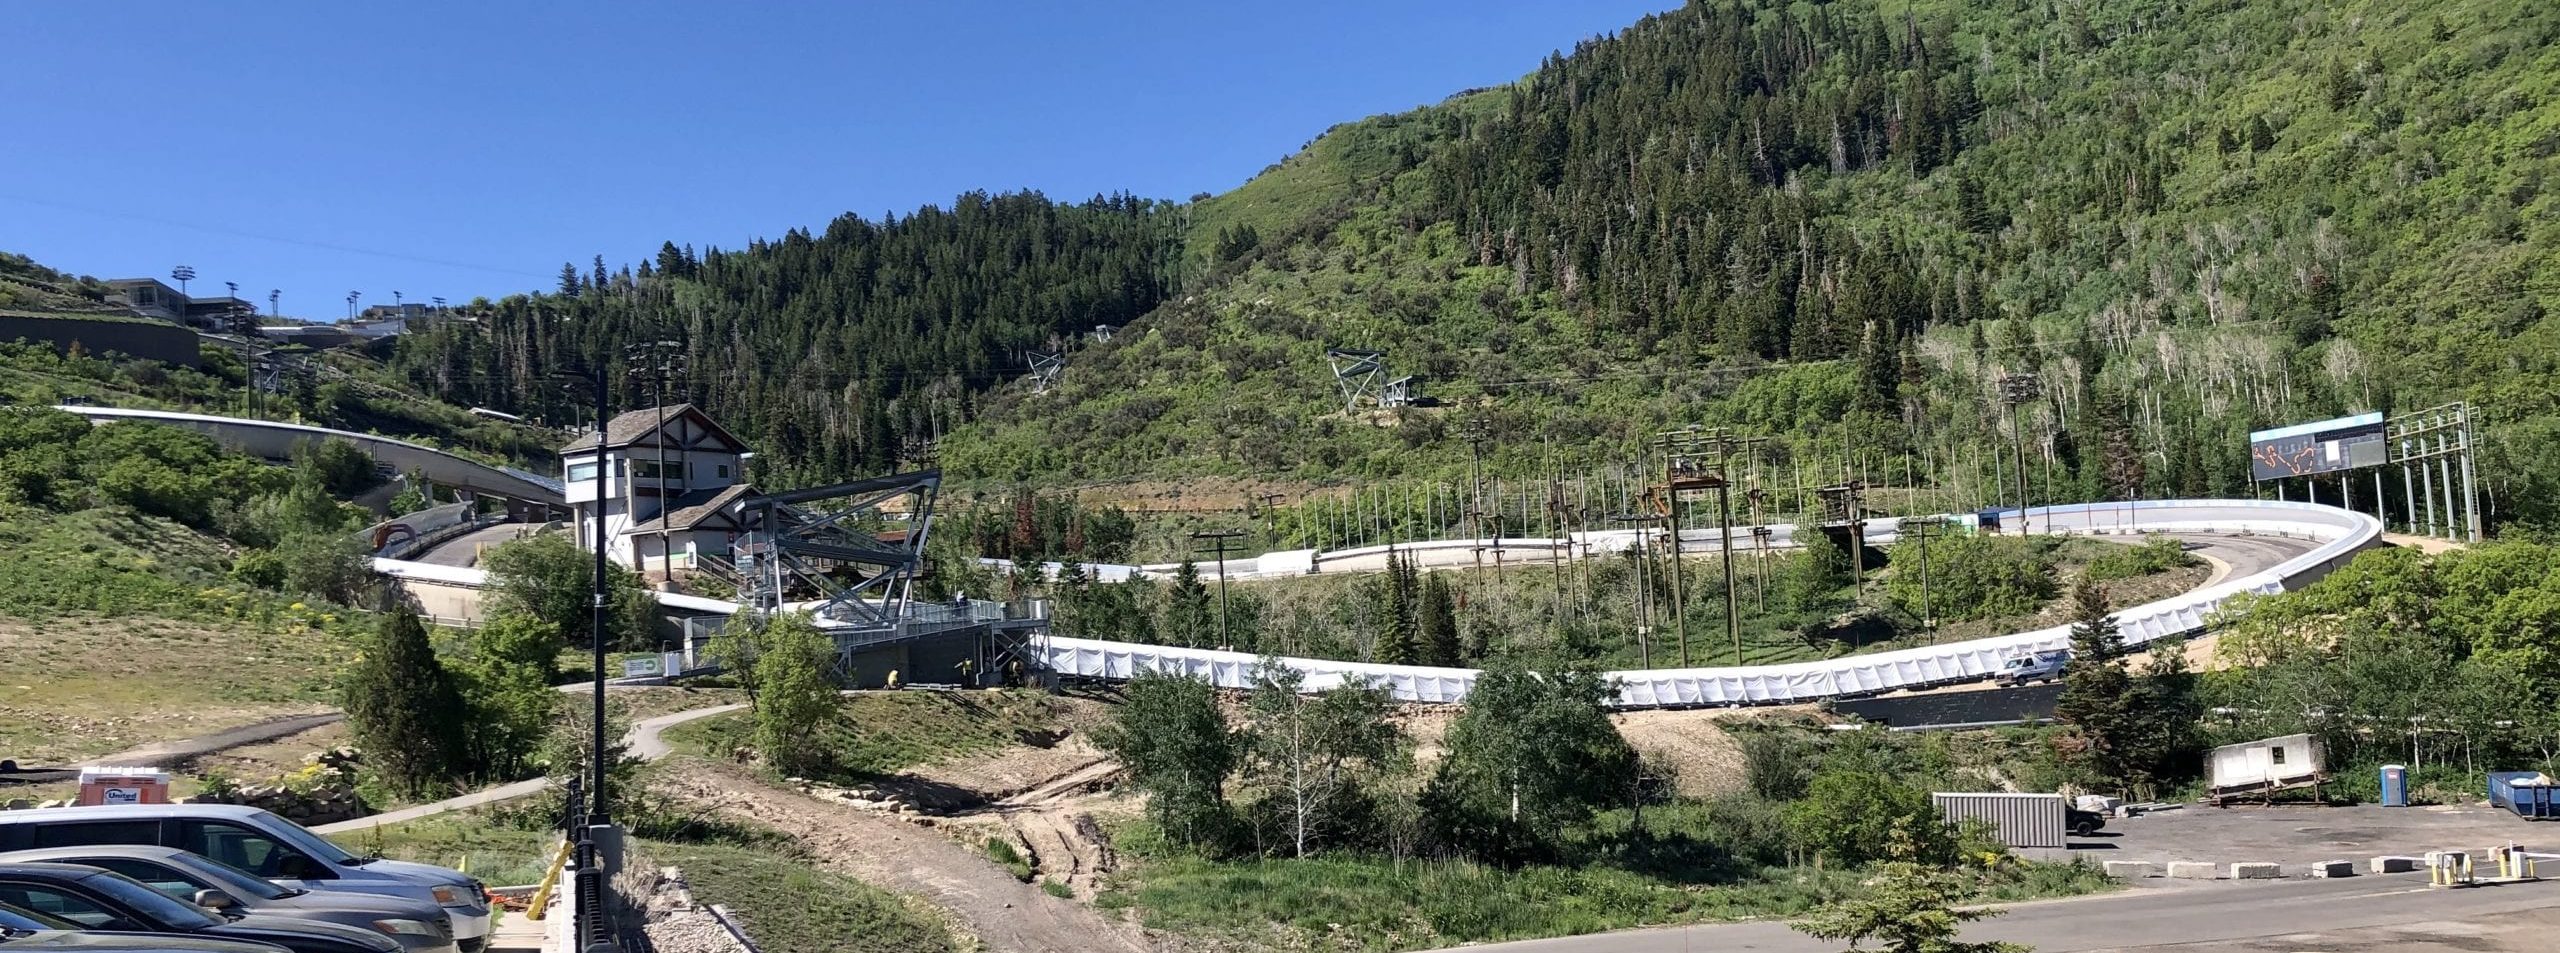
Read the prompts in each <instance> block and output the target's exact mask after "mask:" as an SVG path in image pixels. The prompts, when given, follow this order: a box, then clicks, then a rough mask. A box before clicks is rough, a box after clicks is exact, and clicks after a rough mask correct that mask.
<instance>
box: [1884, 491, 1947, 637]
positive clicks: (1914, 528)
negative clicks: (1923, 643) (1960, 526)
mask: <svg viewBox="0 0 2560 953" xmlns="http://www.w3.org/2000/svg"><path fill="white" fill-rule="evenodd" d="M1946 529H1947V522H1946V521H1945V520H1942V519H1939V518H1937V517H1934V516H1914V517H1907V518H1905V519H1903V520H1902V521H1900V522H1898V523H1895V524H1894V532H1895V533H1896V534H1898V535H1900V536H1902V537H1904V538H1906V539H1915V540H1919V541H1920V628H1922V629H1924V630H1926V631H1927V632H1928V633H1929V644H1931V645H1936V644H1938V616H1937V614H1936V613H1935V612H1933V611H1932V610H1931V607H1930V605H1929V537H1931V536H1936V535H1938V534H1940V533H1942V532H1945V531H1946Z"/></svg>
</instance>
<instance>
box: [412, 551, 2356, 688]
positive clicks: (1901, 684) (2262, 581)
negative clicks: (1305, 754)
mask: <svg viewBox="0 0 2560 953" xmlns="http://www.w3.org/2000/svg"><path fill="white" fill-rule="evenodd" d="M2006 515H2007V516H2008V517H2010V518H2012V519H2014V518H2015V516H2016V514H2015V513H2014V512H2011V513H2008V514H2006ZM2030 516H2031V518H2032V520H2033V529H2034V530H2035V531H2037V532H2046V533H2068V534H2100V535H2119V534H2139V533H2209V534H2224V535H2233V534H2249V535H2259V536H2282V537H2289V538H2294V539H2309V540H2314V541H2316V542H2317V543H2318V545H2317V546H2314V547H2312V548H2311V549H2310V550H2309V551H2307V552H2304V553H2303V554H2301V555H2299V556H2295V557H2293V558H2291V559H2288V560H2285V561H2284V562H2282V563H2279V564H2277V565H2276V566H2274V567H2272V568H2269V569H2266V570H2263V571H2259V572H2254V573H2249V574H2247V575H2242V576H2235V577H2233V578H2229V579H2225V580H2223V581H2221V582H2218V583H2215V584H2213V585H2210V586H2206V587H2203V588H2201V589H2197V590H2194V591H2191V592H2187V593H2183V594H2180V595H2176V596H2172V597H2169V598H2167V599H2162V600H2159V601H2156V602H2151V603H2146V604H2143V605H2139V606H2134V607H2132V608H2128V609H2123V610H2120V611H2118V612H2116V613H2115V620H2116V624H2117V625H2118V626H2119V627H2121V628H2122V629H2123V630H2124V637H2125V642H2126V644H2128V645H2141V644H2143V643H2146V642H2150V641H2152V640H2154V639H2159V638H2165V637H2168V636H2174V635H2183V634H2186V633H2190V632H2196V631H2199V630H2201V629H2203V628H2204V627H2205V623H2206V621H2207V620H2208V619H2210V618H2211V616H2212V615H2213V613H2214V612H2215V611H2216V610H2217V609H2220V608H2221V607H2222V606H2223V605H2224V604H2226V603H2228V602H2230V601H2231V600H2233V599H2235V598H2239V597H2242V596H2248V595H2267V594H2272V593H2277V592H2282V591H2285V590H2287V589H2295V588H2300V587H2302V586H2304V585H2307V584H2309V583H2311V582H2312V581H2314V580H2317V579H2319V578H2320V577H2321V576H2324V575H2327V574H2328V573H2329V571H2330V570H2332V569H2335V568H2337V567H2338V566H2340V565H2343V564H2345V563H2346V561H2347V560H2349V559H2351V558H2354V556H2355V554H2356V553H2358V552H2361V551H2363V550H2364V549H2366V548H2368V547H2371V546H2374V545H2376V544H2377V543H2379V542H2380V541H2381V539H2382V524H2381V522H2379V521H2377V520H2375V519H2374V518H2373V517H2371V516H2367V515H2365V514H2362V513H2357V512H2353V511H2349V510H2342V509H2338V508H2335V507H2328V506H2318V505H2314V504H2310V503H2286V502H2273V501H2265V500H2159V501H2147V502H2138V503H2101V504H2080V505H2071V506H2055V507H2037V508H2036V509H2034V510H2033V511H2032V512H2031V514H2030ZM1889 525H1890V524H1889V523H1887V522H1886V521H1883V520H1877V521H1874V522H1873V523H1872V524H1871V526H1873V527H1874V528H1873V529H1872V530H1871V531H1870V533H1869V535H1868V539H1869V541H1870V542H1875V543H1889V542H1891V541H1892V540H1893V534H1892V532H1891V531H1890V530H1888V529H1886V528H1885V527H1887V526H1889ZM1778 529H1779V531H1780V532H1781V533H1784V532H1785V529H1786V528H1784V527H1780V528H1778ZM1706 538H1707V539H1709V540H1713V538H1714V537H1713V535H1712V531H1710V532H1709V534H1707V536H1706ZM1736 539H1737V542H1739V540H1740V539H1741V536H1740V533H1739V531H1737V534H1736ZM1633 541H1634V535H1633V533H1632V532H1621V533H1595V534H1588V535H1587V536H1584V537H1578V538H1577V539H1576V540H1574V541H1573V543H1572V545H1573V546H1574V547H1575V548H1576V549H1577V550H1579V552H1578V553H1577V555H1590V554H1594V553H1609V552H1615V551H1622V550H1623V549H1624V547H1626V546H1628V545H1630V544H1632V543H1633ZM1520 542H1521V541H1517V540H1505V541H1504V543H1505V545H1506V546H1520ZM1477 545H1478V544H1477V542H1476V541H1474V540H1441V541H1433V542H1422V543H1414V544H1410V545H1399V546H1397V547H1396V549H1397V551H1399V552H1406V553H1415V554H1424V557H1425V561H1426V564H1428V565H1460V564H1463V563H1469V562H1472V560H1473V558H1474V550H1475V548H1476V546H1477ZM1565 545H1566V544H1565V543H1564V542H1561V541H1558V542H1552V543H1544V544H1534V545H1533V546H1531V547H1522V548H1523V549H1529V548H1535V549H1540V550H1545V549H1548V548H1549V547H1552V548H1553V549H1554V550H1558V551H1561V550H1563V549H1564V547H1565ZM1701 548H1702V546H1701V544H1700V542H1699V536H1698V535H1697V534H1690V535H1688V537H1687V538H1686V539H1684V540H1683V541H1682V549H1684V550H1686V551H1689V552H1697V551H1700V550H1701ZM1705 548H1710V549H1711V548H1713V547H1705ZM1385 551H1386V547H1383V546H1381V547H1371V548H1369V549H1367V550H1346V551H1343V552H1338V553H1331V554H1327V555H1326V558H1325V559H1324V560H1323V562H1326V563H1337V561H1338V560H1344V559H1356V558H1359V557H1361V556H1363V555H1372V554H1376V553H1384V552H1385ZM1275 555H1283V556H1284V557H1285V558H1286V559H1288V560H1289V561H1292V562H1298V563H1300V564H1301V565H1302V566H1303V565H1308V564H1311V563H1310V562H1309V561H1307V560H1305V559H1304V558H1303V557H1300V556H1298V555H1297V554H1275ZM1264 558H1265V559H1268V558H1269V557H1264ZM1236 562H1238V563H1241V562H1244V561H1243V560H1236ZM374 567H375V569H376V570H378V571H380V572H383V573H385V574H386V575H392V576H400V577H407V578H415V579H421V580H433V581H443V582H449V583H455V584H464V585H475V584H485V582H486V580H487V575H486V573H483V572H481V571H479V570H474V569H460V568H456V567H451V566H429V565H426V564H423V563H408V562H399V561H394V560H384V559H377V560H375V561H374ZM1115 568H1119V569H1122V570H1124V571H1126V570H1151V569H1152V568H1153V567H1115ZM1260 569H1261V567H1260V566H1259V565H1257V567H1256V570H1257V572H1259V571H1260ZM1307 571H1308V569H1306V568H1300V569H1298V570H1297V574H1304V573H1306V572H1307ZM1355 571H1356V570H1355ZM1236 578H1248V576H1247V574H1246V573H1245V572H1243V571H1239V572H1237V573H1236ZM659 598H660V601H662V602H666V603H668V604H670V605H671V606H675V607H679V608H687V609H694V610H697V611H712V612H724V613H725V612H735V611H736V610H737V605H736V604H735V603H727V602H718V601H715V600H710V599H704V598H701V597H698V596H675V595H670V594H661V595H660V596H659ZM679 603H681V605H679ZM2070 639H2071V632H2070V627H2069V626H2067V625H2066V626H2054V627H2051V628H2045V629H2038V630H2035V631H2032V632H2020V633H2016V634H2013V635H2001V636H1993V637H1990V638H1983V639H1974V640H1971V641H1966V642H1955V643H1949V644H1946V645H1938V646H1930V647H1926V648H1912V649H1900V650H1896V651H1892V652H1877V653H1874V654H1870V655H1853V656H1847V657H1844V658H1836V659H1825V660H1822V661H1815V662H1790V663H1785V664H1779V665H1745V666H1710V667H1703V668H1679V669H1644V670H1635V671H1619V672H1609V673H1607V676H1608V677H1609V678H1610V679H1612V680H1613V681H1614V682H1615V683H1616V684H1617V685H1618V697H1617V699H1616V702H1615V703H1616V705H1617V706H1618V707H1621V708H1676V707H1687V706H1699V705H1764V704H1790V703H1797V702H1810V701H1819V700H1821V699H1825V698H1843V697H1851V696H1857V695H1869V694H1875V693H1878V692H1886V691H1892V690H1895V689H1904V688H1918V687H1924V686H1929V685H1938V684H1945V683H1950V682H1964V681H1976V680H1980V679H1984V678H1988V677H1990V676H1991V675H1992V674H1993V673H1994V672H1997V671H1998V670H1999V667H2000V664H2001V663H2002V662H2003V661H2005V660H2006V659H2008V658H2009V657H2010V656H2013V655H2016V654H2018V653H2020V652H2028V651H2040V650H2044V649H2054V648H2062V647H2065V646H2067V645H2069V644H2070ZM1035 648H1036V649H1037V651H1039V652H1040V653H1042V655H1043V657H1044V658H1045V661H1046V662H1047V665H1048V667H1049V668H1050V669H1051V670H1052V671H1054V672H1056V673H1058V674H1059V675H1064V676H1069V677H1076V678H1098V679H1126V678H1129V677H1131V676H1133V675H1135V674H1137V673H1139V672H1144V671H1161V672H1171V673H1178V674H1185V675H1190V676H1193V677H1198V678H1206V679H1208V680H1210V681H1211V682H1214V683H1216V684H1217V685H1219V686H1222V687H1226V688H1249V687H1251V686H1252V684H1253V682H1252V672H1253V669H1254V667H1255V666H1256V665H1258V664H1260V662H1261V658H1260V657H1259V656H1256V655H1254V654H1252V653H1249V652H1225V651H1219V650H1215V649H1186V648H1176V647H1173V646H1162V645H1144V644H1138V643H1130V642H1108V641H1102V640H1099V639H1079V638H1071V637H1067V636H1051V637H1049V638H1047V639H1044V640H1041V641H1040V642H1039V643H1038V644H1037V645H1036V646H1035ZM1279 661H1280V662H1281V663H1282V664H1285V665H1288V666H1290V667H1292V668H1296V669H1298V670H1300V671H1303V672H1305V673H1307V676H1308V677H1307V682H1306V685H1307V687H1308V688H1309V689H1310V690H1320V689H1323V688H1328V687H1332V686H1335V685H1340V684H1343V683H1344V682H1347V681H1352V680H1359V681H1365V682H1369V683H1372V684H1378V685H1382V686H1384V687H1385V688H1387V690H1388V691H1389V692H1391V693H1393V694H1394V696H1395V697H1396V698H1397V699H1399V700H1402V701H1409V702H1455V701H1460V700H1462V699H1464V698H1465V697H1466V694H1467V690H1468V689H1469V688H1471V687H1473V686H1474V684H1475V679H1476V674H1477V670H1475V669H1466V668H1436V667H1432V666H1422V665H1377V664H1372V663H1367V662H1341V661H1334V660H1331V659H1309V658H1287V657H1284V658H1281V659H1280V660H1279Z"/></svg>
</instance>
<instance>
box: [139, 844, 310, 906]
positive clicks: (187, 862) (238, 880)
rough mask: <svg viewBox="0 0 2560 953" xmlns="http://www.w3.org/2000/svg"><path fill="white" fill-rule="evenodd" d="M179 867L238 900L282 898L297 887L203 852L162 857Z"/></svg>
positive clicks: (187, 873) (186, 874) (183, 871)
mask: <svg viewBox="0 0 2560 953" xmlns="http://www.w3.org/2000/svg"><path fill="white" fill-rule="evenodd" d="M161 863H165V864H167V865H168V866H171V867H175V868H177V870H178V873H180V874H182V875H185V877H186V879H189V880H201V881H205V882H206V883H208V884H210V885H212V886H213V888H214V889H217V890H220V891H222V892H223V893H227V894H230V895H231V897H232V899H234V900H282V899H284V898H286V897H290V896H293V895H294V893H295V891H291V890H286V889H285V888H283V887H279V886H276V885H275V883H274V882H273V881H270V880H266V879H263V878H260V877H259V876H258V875H256V874H253V873H250V872H248V871H246V870H242V869H240V868H238V867H234V866H231V865H230V864H226V863H223V862H221V861H219V860H215V859H213V858H211V857H206V856H203V855H201V854H173V855H171V856H170V857H169V858H168V859H166V860H164V861H161Z"/></svg>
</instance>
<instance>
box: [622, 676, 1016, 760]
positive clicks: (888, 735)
mask: <svg viewBox="0 0 2560 953" xmlns="http://www.w3.org/2000/svg"><path fill="white" fill-rule="evenodd" d="M1058 710H1059V709H1058V705H1057V703H1056V702H1053V701H1051V700H1050V699H1049V698H1048V697H1047V696H1045V695H1042V694H1040V693H1038V692H1024V691H1005V692H864V693H859V694H855V695H851V696H847V697H846V698H845V701H844V707H843V709H842V711H843V717H842V718H839V719H838V720H837V721H836V722H835V723H834V724H832V725H829V726H828V727H827V728H826V729H825V730H823V731H822V732H820V733H819V734H818V735H817V736H816V737H813V738H811V739H810V742H809V743H811V744H814V745H818V746H820V747H822V748H824V749H825V750H827V751H829V752H832V753H833V754H834V757H835V760H836V767H835V770H834V771H832V772H827V773H826V774H825V775H822V776H821V779H827V778H829V777H832V778H835V779H843V780H852V779H858V778H861V777H863V776H866V775H873V774H885V773H889V772H893V771H898V770H901V769H905V768H910V767H915V766H917V765H923V764H930V763H933V762H936V761H942V760H947V759H951V758H960V757H966V756H968V755H972V754H978V753H982V752H987V751H994V750H996V749H999V748H1003V747H1005V746H1007V745H1012V744H1018V743H1021V741H1022V739H1023V738H1024V736H1025V735H1027V734H1029V733H1033V732H1039V731H1044V730H1048V729H1049V728H1051V727H1053V722H1054V716H1055V715H1056V714H1057V712H1058ZM754 731H755V722H754V720H753V719H752V718H750V717H748V715H747V714H746V713H744V712H740V713H736V714H729V715H715V716H713V717H710V718H704V719H700V720H697V721H691V722H686V723H685V724H682V725H678V726H676V727H674V728H671V729H668V731H667V739H668V741H669V742H670V743H672V744H674V745H676V746H678V747H679V748H681V749H683V750H686V751H691V752H694V753H697V754H704V755H707V756H711V757H724V756H725V755H726V754H727V753H728V752H732V751H737V750H740V749H746V748H752V747H753V742H752V736H753V734H754Z"/></svg>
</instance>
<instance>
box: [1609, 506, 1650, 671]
mask: <svg viewBox="0 0 2560 953" xmlns="http://www.w3.org/2000/svg"><path fill="white" fill-rule="evenodd" d="M1609 518H1610V519H1611V520H1614V521H1617V522H1620V523H1634V524H1635V525H1636V549H1635V553H1636V573H1635V576H1636V606H1635V611H1636V660H1637V667H1638V668H1652V667H1653V616H1654V612H1653V579H1652V573H1651V564H1652V562H1653V553H1652V549H1653V547H1652V545H1651V542H1652V539H1653V524H1655V523H1659V522H1662V514H1660V513H1617V514H1613V515H1611V516H1610V517H1609Z"/></svg>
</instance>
